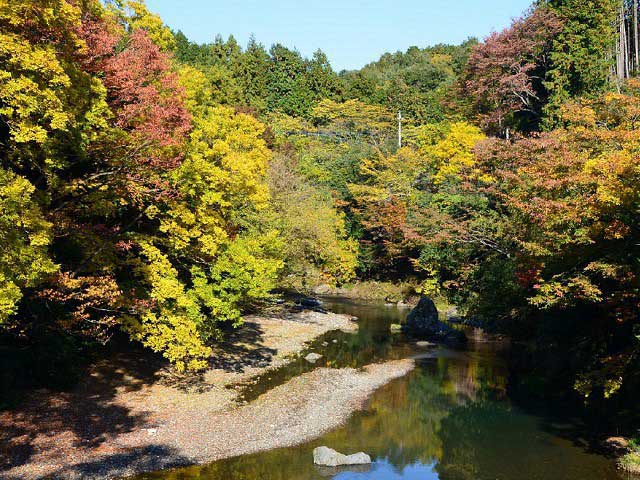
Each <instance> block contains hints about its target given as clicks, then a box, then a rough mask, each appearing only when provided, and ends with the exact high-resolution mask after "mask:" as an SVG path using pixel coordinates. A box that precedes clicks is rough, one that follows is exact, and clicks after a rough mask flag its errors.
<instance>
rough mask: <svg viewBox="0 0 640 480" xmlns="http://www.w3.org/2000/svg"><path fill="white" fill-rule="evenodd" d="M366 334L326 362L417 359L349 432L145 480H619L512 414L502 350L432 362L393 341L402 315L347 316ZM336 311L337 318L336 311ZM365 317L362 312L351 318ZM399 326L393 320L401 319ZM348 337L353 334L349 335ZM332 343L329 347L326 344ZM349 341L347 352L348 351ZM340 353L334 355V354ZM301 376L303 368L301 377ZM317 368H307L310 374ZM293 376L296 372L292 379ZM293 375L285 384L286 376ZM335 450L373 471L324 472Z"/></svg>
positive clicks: (530, 419) (477, 348) (547, 427)
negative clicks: (393, 327)
mask: <svg viewBox="0 0 640 480" xmlns="http://www.w3.org/2000/svg"><path fill="white" fill-rule="evenodd" d="M341 307H342V308H343V309H345V310H347V313H351V314H355V315H359V316H360V318H362V319H363V322H362V324H361V329H360V332H358V334H357V335H353V334H352V335H350V337H351V338H350V339H344V338H342V337H337V338H340V342H341V343H339V344H337V345H336V344H332V343H329V345H330V346H331V345H334V346H333V347H330V349H329V350H327V352H324V353H326V357H327V363H328V362H335V363H336V364H338V365H340V366H342V365H350V366H357V365H359V364H362V363H363V362H366V361H370V360H371V359H372V358H377V357H378V358H379V357H383V358H390V357H396V356H402V355H404V356H409V355H412V356H418V357H420V360H419V362H418V363H419V365H418V368H416V370H414V371H413V372H411V373H410V374H409V375H407V376H405V377H403V378H400V379H398V380H396V381H393V382H392V383H390V384H388V385H386V386H385V387H383V388H382V389H380V390H379V391H378V392H376V394H375V395H374V396H373V397H372V398H371V400H370V402H369V404H368V406H367V408H366V409H365V410H364V411H362V412H359V413H357V414H355V415H353V416H352V417H351V419H350V420H349V421H348V422H347V424H346V425H344V426H343V427H342V428H339V429H337V430H334V431H332V432H330V433H328V434H326V435H324V436H323V437H322V438H320V439H318V440H316V441H313V442H310V443H308V444H305V445H301V446H298V447H293V448H284V449H278V450H273V451H269V452H263V453H258V454H254V455H246V456H243V457H238V458H234V459H228V460H224V461H220V462H216V463H214V464H211V465H208V466H203V467H192V468H187V469H179V470H174V471H168V472H159V473H155V474H147V475H143V476H141V477H138V478H139V479H140V480H142V479H146V480H151V479H154V480H159V479H163V480H195V479H199V480H218V479H225V480H226V479H237V480H245V479H246V480H255V479H261V480H309V479H326V478H333V479H336V480H352V479H353V480H355V479H377V480H392V479H403V480H406V479H440V480H490V479H491V480H522V479H527V480H538V479H540V480H542V479H544V480H548V479H559V480H562V479H567V480H619V479H620V478H621V477H620V476H618V474H617V473H616V471H615V468H614V467H613V465H612V463H611V462H610V461H609V460H607V459H605V458H604V457H601V456H599V455H595V454H592V453H589V452H588V451H587V450H586V449H585V448H584V447H583V446H581V445H579V444H578V443H576V442H574V441H572V440H571V439H570V438H563V437H562V436H559V435H558V434H557V431H558V430H557V428H555V427H554V424H552V423H551V422H549V421H547V420H545V419H544V418H543V417H539V416H536V415H531V414H528V413H525V412H523V411H521V410H519V409H518V408H517V407H516V406H514V405H513V404H512V403H511V402H510V400H509V397H508V393H507V378H508V370H507V365H506V364H505V362H504V361H503V360H502V359H501V357H500V355H499V354H497V351H498V350H499V348H498V347H499V345H498V344H492V343H491V342H489V343H484V344H481V345H474V344H471V345H470V347H469V349H468V350H466V351H452V350H448V349H444V348H438V349H436V350H435V351H432V352H428V353H425V352H424V351H420V350H419V349H416V348H415V347H414V346H412V345H411V344H409V343H407V342H406V341H404V340H403V339H400V338H398V337H395V336H392V335H390V334H389V333H388V324H389V323H391V322H393V321H396V320H397V316H396V315H403V313H402V312H399V311H392V310H389V309H387V308H386V307H377V308H375V309H373V308H372V307H367V309H368V311H367V312H366V316H365V314H363V311H362V309H363V308H365V307H357V308H355V307H350V306H348V305H347V306H344V305H341ZM333 308H334V309H335V310H337V309H338V308H335V306H334V307H333ZM354 310H358V311H354ZM394 316H396V317H394ZM343 335H346V334H343ZM325 341H326V339H325ZM344 341H346V343H343V342H344ZM331 348H333V350H331ZM300 368H302V367H300ZM304 368H310V367H306V366H305V367H304ZM289 373H291V372H289ZM289 373H287V375H288V374H289ZM319 445H328V446H330V447H332V448H335V449H336V450H339V451H342V452H345V453H353V452H357V451H365V452H367V453H369V454H370V455H371V456H372V458H374V460H375V461H374V463H373V465H371V466H370V467H368V468H366V469H360V470H355V469H346V470H344V469H343V470H335V469H322V468H318V467H316V466H314V465H313V463H312V454H311V452H312V450H313V448H315V447H316V446H319Z"/></svg>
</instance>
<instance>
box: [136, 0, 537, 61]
mask: <svg viewBox="0 0 640 480" xmlns="http://www.w3.org/2000/svg"><path fill="white" fill-rule="evenodd" d="M530 3H531V0H484V1H482V0H456V1H453V0H396V1H393V0H369V1H364V0H323V1H300V0H298V1H295V0H272V1H269V0H177V1H176V0H147V5H148V7H149V9H150V10H151V11H153V12H156V13H159V14H160V16H161V17H162V18H163V20H164V21H165V23H167V24H168V25H169V26H170V27H171V28H173V29H175V30H182V31H183V32H184V33H185V35H187V37H189V38H190V39H191V40H194V41H197V42H201V43H202V42H209V41H211V40H213V38H214V37H215V36H216V34H221V35H222V36H223V37H225V38H226V37H227V36H229V34H233V35H234V36H235V37H236V39H237V40H238V42H239V43H240V44H241V45H243V46H244V45H246V43H247V40H248V39H249V37H250V36H251V34H254V35H255V37H256V39H257V40H258V41H259V42H261V43H263V44H264V45H265V46H267V47H269V46H271V44H273V43H276V42H280V43H282V44H283V45H285V46H287V47H295V48H297V49H298V50H299V51H300V52H301V53H302V54H304V55H305V56H310V55H311V54H312V53H313V52H314V51H315V50H316V49H318V48H322V50H324V51H325V53H326V54H327V55H328V56H329V59H330V60H331V64H332V65H333V67H334V69H336V70H338V71H339V70H342V69H353V68H360V67H362V66H364V65H365V64H367V63H369V62H371V61H374V60H376V59H377V58H378V57H379V56H380V55H381V54H382V53H384V52H395V51H397V50H406V49H407V48H408V47H410V46H412V45H417V46H419V47H425V46H428V45H433V44H436V43H460V42H461V41H463V40H464V39H466V38H467V37H469V36H477V37H479V38H482V37H485V36H486V35H487V34H489V33H490V32H491V31H493V30H500V29H502V28H504V27H506V26H507V25H508V24H509V23H510V21H511V19H512V18H514V17H517V16H520V15H521V14H522V12H523V11H525V10H526V9H527V7H528V6H529V5H530Z"/></svg>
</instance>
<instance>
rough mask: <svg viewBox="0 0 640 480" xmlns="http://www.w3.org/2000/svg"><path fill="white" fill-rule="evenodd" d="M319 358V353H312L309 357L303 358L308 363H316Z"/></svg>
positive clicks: (320, 356)
mask: <svg viewBox="0 0 640 480" xmlns="http://www.w3.org/2000/svg"><path fill="white" fill-rule="evenodd" d="M321 358H322V355H320V354H319V353H314V352H311V353H310V354H309V355H307V356H306V357H304V359H305V360H306V361H307V362H309V363H316V362H317V361H318V360H320V359H321Z"/></svg>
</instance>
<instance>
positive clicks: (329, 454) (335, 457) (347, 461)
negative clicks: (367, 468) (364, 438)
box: [313, 446, 371, 467]
mask: <svg viewBox="0 0 640 480" xmlns="http://www.w3.org/2000/svg"><path fill="white" fill-rule="evenodd" d="M313 463H315V464H316V465H324V466H325V467H339V466H340V465H366V464H369V463H371V457H370V456H369V455H367V454H366V453H363V452H358V453H354V454H353V455H343V454H342V453H340V452H336V451H335V450H333V449H332V448H329V447H324V446H322V447H318V448H314V449H313Z"/></svg>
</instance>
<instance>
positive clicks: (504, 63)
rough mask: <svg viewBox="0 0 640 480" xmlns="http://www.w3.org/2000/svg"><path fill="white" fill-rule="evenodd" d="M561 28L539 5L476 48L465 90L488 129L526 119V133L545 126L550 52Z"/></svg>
mask: <svg viewBox="0 0 640 480" xmlns="http://www.w3.org/2000/svg"><path fill="white" fill-rule="evenodd" d="M561 27H562V23H561V20H560V18H558V16H557V15H556V14H555V13H553V12H552V11H550V10H549V9H547V8H544V7H538V8H536V9H535V10H533V11H532V12H531V13H530V14H529V15H527V16H525V17H523V18H520V19H518V20H516V21H514V22H513V24H512V25H511V26H510V27H509V28H507V29H505V30H503V31H502V32H499V33H493V34H491V35H490V36H489V37H488V38H487V39H486V40H485V41H484V42H483V43H480V44H478V45H477V46H476V47H475V48H474V49H473V51H472V53H471V55H470V57H469V63H468V66H467V69H466V72H465V75H464V78H463V84H462V88H463V89H464V93H465V97H469V96H470V97H472V98H473V100H472V102H473V109H474V111H475V112H476V113H477V114H478V115H479V116H480V118H481V119H482V122H483V124H484V126H485V128H487V130H488V131H490V132H493V133H503V132H504V131H505V129H506V128H509V127H510V126H514V127H518V126H521V125H518V123H522V121H523V120H525V122H526V124H525V126H524V128H525V129H526V128H530V126H531V125H532V124H533V125H536V124H537V123H538V122H539V119H540V114H541V111H542V107H543V106H544V102H545V100H546V98H547V92H546V89H545V79H546V76H547V71H548V70H549V68H550V66H551V64H550V58H549V53H550V51H551V47H552V43H553V40H554V37H555V36H556V35H557V34H558V33H559V32H560V29H561ZM527 124H528V125H527ZM521 127H522V126H521Z"/></svg>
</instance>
